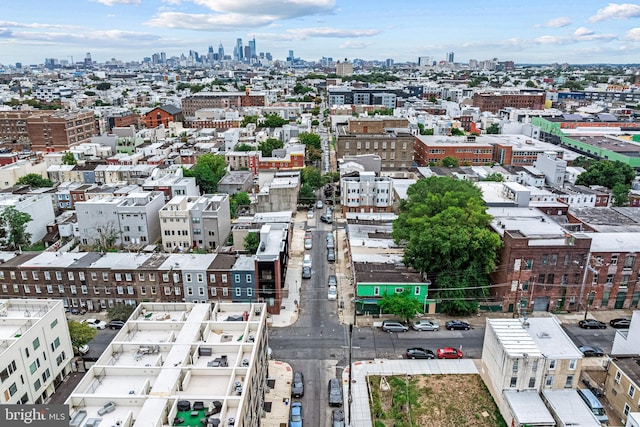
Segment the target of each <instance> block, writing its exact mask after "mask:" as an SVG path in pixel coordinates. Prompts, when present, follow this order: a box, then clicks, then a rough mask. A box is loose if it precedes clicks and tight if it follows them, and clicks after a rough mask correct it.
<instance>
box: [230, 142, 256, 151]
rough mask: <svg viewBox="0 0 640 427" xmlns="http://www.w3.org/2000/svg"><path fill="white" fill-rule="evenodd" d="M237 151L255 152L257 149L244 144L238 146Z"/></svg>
mask: <svg viewBox="0 0 640 427" xmlns="http://www.w3.org/2000/svg"><path fill="white" fill-rule="evenodd" d="M235 150H236V151H253V150H255V147H252V146H251V145H249V144H244V143H243V144H238V145H236V148H235Z"/></svg>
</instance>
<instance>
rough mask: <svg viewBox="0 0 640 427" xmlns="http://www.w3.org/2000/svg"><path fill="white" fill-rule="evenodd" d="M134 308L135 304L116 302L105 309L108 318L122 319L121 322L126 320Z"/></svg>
mask: <svg viewBox="0 0 640 427" xmlns="http://www.w3.org/2000/svg"><path fill="white" fill-rule="evenodd" d="M135 309H136V306H135V305H129V304H116V305H114V306H113V307H109V308H108V309H107V316H109V319H111V320H122V321H123V322H126V321H127V319H129V316H131V313H133V311H134V310H135Z"/></svg>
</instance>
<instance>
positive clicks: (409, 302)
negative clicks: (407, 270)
mask: <svg viewBox="0 0 640 427" xmlns="http://www.w3.org/2000/svg"><path fill="white" fill-rule="evenodd" d="M378 305H379V306H380V309H381V310H382V312H383V313H389V314H393V315H395V316H398V317H400V318H402V319H403V320H405V321H406V322H409V321H410V320H411V319H413V318H414V317H416V314H417V313H420V312H422V309H423V306H422V303H421V302H420V301H418V300H416V299H415V298H413V297H412V296H411V294H410V293H409V292H407V290H406V289H405V290H404V291H403V292H402V293H400V294H396V293H393V294H391V295H389V294H387V293H385V294H384V295H383V296H382V299H380V301H378Z"/></svg>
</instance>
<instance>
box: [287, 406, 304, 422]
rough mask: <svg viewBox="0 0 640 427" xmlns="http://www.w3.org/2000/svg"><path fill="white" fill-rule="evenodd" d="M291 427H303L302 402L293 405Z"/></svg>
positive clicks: (290, 417)
mask: <svg viewBox="0 0 640 427" xmlns="http://www.w3.org/2000/svg"><path fill="white" fill-rule="evenodd" d="M289 427H302V403H300V402H294V403H292V404H291V412H290V413H289Z"/></svg>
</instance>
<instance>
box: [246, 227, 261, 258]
mask: <svg viewBox="0 0 640 427" xmlns="http://www.w3.org/2000/svg"><path fill="white" fill-rule="evenodd" d="M243 244H244V250H245V251H247V252H248V253H250V254H255V253H256V252H258V246H260V234H258V233H256V232H250V233H247V235H246V236H245V238H244V241H243Z"/></svg>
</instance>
